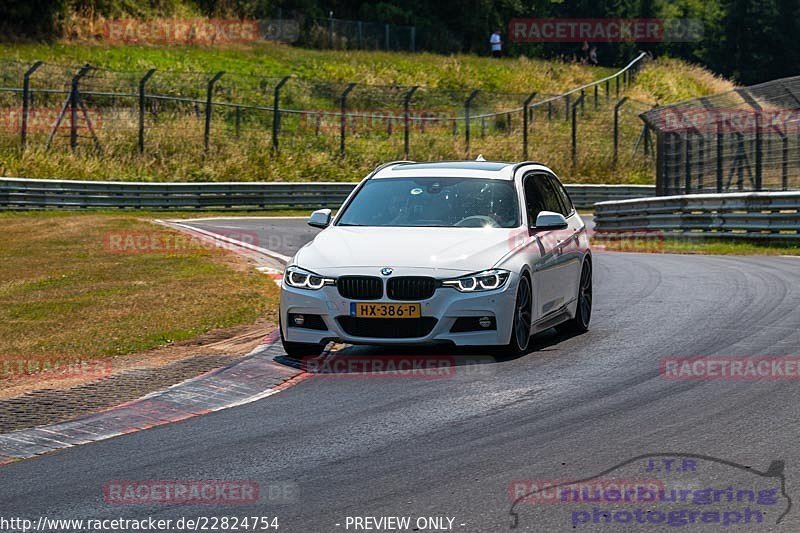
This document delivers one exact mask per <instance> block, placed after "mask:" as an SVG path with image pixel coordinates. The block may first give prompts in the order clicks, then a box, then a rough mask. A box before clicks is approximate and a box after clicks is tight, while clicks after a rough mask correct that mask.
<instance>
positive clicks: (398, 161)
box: [367, 159, 416, 179]
mask: <svg viewBox="0 0 800 533" xmlns="http://www.w3.org/2000/svg"><path fill="white" fill-rule="evenodd" d="M410 163H416V161H406V160H404V159H399V160H397V161H389V162H388V163H383V164H380V165H378V166H377V167H375V170H373V171H372V172H370V173H369V174H368V175H367V179H369V178H371V177H372V176H374V175H375V174H377V173H378V172H380V171H381V170H383V169H384V168H387V167H390V166H392V165H401V164H406V165H407V164H410Z"/></svg>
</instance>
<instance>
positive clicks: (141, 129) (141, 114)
mask: <svg viewBox="0 0 800 533" xmlns="http://www.w3.org/2000/svg"><path fill="white" fill-rule="evenodd" d="M155 72H156V69H154V68H151V69H150V70H148V71H147V72H146V73H145V75H144V76H142V79H140V80H139V153H140V154H143V153H144V108H145V105H146V103H147V102H146V98H147V96H146V95H145V92H144V86H145V84H146V83H147V81H148V80H149V79H150V78H151V77H153V74H155Z"/></svg>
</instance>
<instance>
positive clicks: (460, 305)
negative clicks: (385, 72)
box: [280, 273, 519, 346]
mask: <svg viewBox="0 0 800 533" xmlns="http://www.w3.org/2000/svg"><path fill="white" fill-rule="evenodd" d="M518 282H519V277H518V276H517V275H516V274H514V273H512V274H511V276H510V278H509V280H508V281H507V282H506V284H505V285H504V286H503V287H501V288H500V289H496V290H493V291H485V292H474V293H463V292H459V291H457V290H456V289H454V288H451V287H440V288H438V289H437V290H436V292H435V294H434V295H433V296H432V297H431V298H429V299H427V300H422V301H420V302H417V303H419V304H420V305H421V306H422V316H423V317H434V318H435V319H436V324H435V326H433V329H432V330H430V332H429V333H427V334H426V335H424V336H420V337H417V336H413V337H403V338H387V337H368V336H356V335H351V334H348V333H347V332H346V331H345V329H344V328H343V326H342V324H340V322H339V321H338V320H337V317H343V316H344V317H346V316H349V315H350V303H351V302H354V301H357V300H351V299H347V298H344V297H342V296H341V295H340V294H339V291H338V289H337V288H336V287H335V286H325V287H323V288H322V289H319V290H308V289H295V288H293V287H288V286H286V284H284V285H283V287H282V289H281V306H280V313H281V327H282V329H283V336H284V339H285V340H287V341H289V342H302V343H321V342H325V341H330V340H335V341H341V342H345V343H349V344H375V345H408V344H438V343H452V344H455V345H459V346H487V345H504V344H507V343H508V340H509V338H510V336H511V326H512V321H513V316H514V304H515V300H516V288H517V283H518ZM369 302H370V303H398V301H397V300H390V299H387V298H381V299H380V300H369ZM290 313H291V314H302V315H319V316H320V317H321V318H322V320H323V321H324V324H325V328H326V329H325V330H320V329H309V328H301V327H295V326H293V325H292V324H290V323H289V319H288V315H289V314H290ZM484 316H485V317H490V318H494V323H495V329H481V330H478V331H467V332H452V331H450V330H451V328H452V327H453V324H454V323H455V321H456V320H457V319H458V318H460V317H484ZM362 320H374V319H362ZM395 320H414V319H395Z"/></svg>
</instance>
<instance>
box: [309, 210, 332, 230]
mask: <svg viewBox="0 0 800 533" xmlns="http://www.w3.org/2000/svg"><path fill="white" fill-rule="evenodd" d="M330 223H331V210H330V209H318V210H317V211H314V212H313V213H311V216H310V217H308V225H309V226H314V227H315V228H327V227H328V225H329V224H330Z"/></svg>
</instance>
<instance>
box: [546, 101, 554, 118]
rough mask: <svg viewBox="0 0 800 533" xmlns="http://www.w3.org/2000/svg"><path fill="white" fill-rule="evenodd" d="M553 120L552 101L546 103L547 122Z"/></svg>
mask: <svg viewBox="0 0 800 533" xmlns="http://www.w3.org/2000/svg"><path fill="white" fill-rule="evenodd" d="M551 120H553V101H552V100H548V101H547V122H550V121H551Z"/></svg>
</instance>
